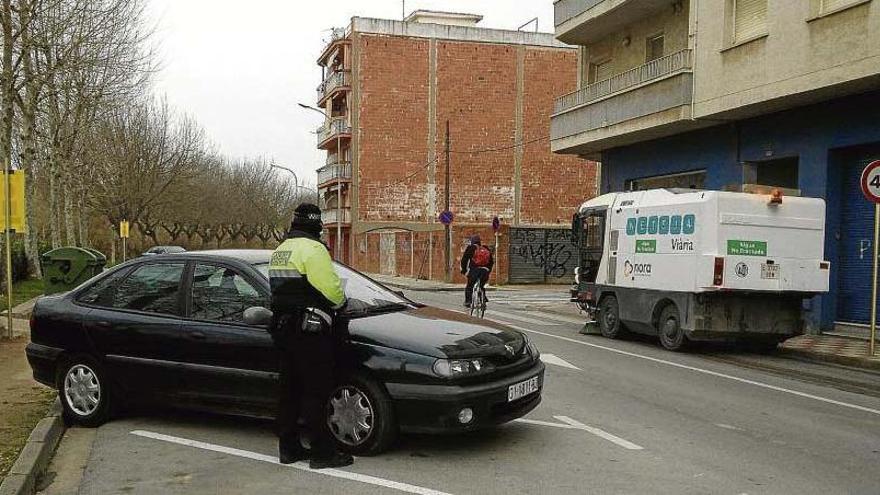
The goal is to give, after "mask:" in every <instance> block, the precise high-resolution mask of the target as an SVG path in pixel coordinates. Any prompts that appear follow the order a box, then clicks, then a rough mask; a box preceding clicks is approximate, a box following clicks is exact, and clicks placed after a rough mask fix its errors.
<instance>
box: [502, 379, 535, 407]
mask: <svg viewBox="0 0 880 495" xmlns="http://www.w3.org/2000/svg"><path fill="white" fill-rule="evenodd" d="M537 391H538V377H537V376H533V377H532V378H529V379H528V380H526V381H524V382H519V383H514V384H513V385H511V386H510V387H508V388H507V402H512V401H515V400H517V399H520V398H522V397H525V396H527V395H529V394H533V393H535V392H537Z"/></svg>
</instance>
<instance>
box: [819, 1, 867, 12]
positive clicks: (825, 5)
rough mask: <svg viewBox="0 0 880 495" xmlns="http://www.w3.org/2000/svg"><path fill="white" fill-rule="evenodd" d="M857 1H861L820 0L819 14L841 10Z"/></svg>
mask: <svg viewBox="0 0 880 495" xmlns="http://www.w3.org/2000/svg"><path fill="white" fill-rule="evenodd" d="M856 3H859V0H819V14H827V13H828V12H834V11H837V10H841V9H843V8H845V7H847V6H849V5H854V4H856Z"/></svg>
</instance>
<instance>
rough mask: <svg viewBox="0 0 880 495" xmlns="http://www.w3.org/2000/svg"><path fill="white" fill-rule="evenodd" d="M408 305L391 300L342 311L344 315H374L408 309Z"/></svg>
mask: <svg viewBox="0 0 880 495" xmlns="http://www.w3.org/2000/svg"><path fill="white" fill-rule="evenodd" d="M409 308H410V306H409V305H408V304H403V303H396V302H391V301H382V302H381V303H380V304H374V305H372V306H365V307H363V308H357V309H354V310H351V311H345V312H344V313H342V314H343V315H344V316H364V315H374V314H378V313H389V312H392V311H403V310H406V309H409Z"/></svg>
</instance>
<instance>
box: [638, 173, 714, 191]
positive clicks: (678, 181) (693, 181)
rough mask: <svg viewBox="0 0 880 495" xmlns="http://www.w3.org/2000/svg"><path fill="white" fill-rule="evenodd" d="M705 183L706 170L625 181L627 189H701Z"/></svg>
mask: <svg viewBox="0 0 880 495" xmlns="http://www.w3.org/2000/svg"><path fill="white" fill-rule="evenodd" d="M705 184H706V171H705V170H697V171H694V172H682V173H680V174H669V175H656V176H654V177H642V178H639V179H630V180H628V181H626V190H627V191H644V190H646V189H663V188H666V189H703V188H704V187H705Z"/></svg>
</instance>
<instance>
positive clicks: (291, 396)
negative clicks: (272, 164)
mask: <svg viewBox="0 0 880 495" xmlns="http://www.w3.org/2000/svg"><path fill="white" fill-rule="evenodd" d="M322 229H323V223H322V222H321V209H320V208H318V207H317V206H315V205H313V204H302V205H300V206H299V207H297V208H296V211H295V213H294V216H293V222H292V223H291V226H290V231H289V232H288V234H287V240H285V241H284V242H283V243H282V244H281V245H280V246H278V249H276V250H275V252H274V253H272V260H271V263H270V265H269V280H270V284H271V287H272V311H273V313H274V315H275V317H274V322H273V326H272V330H273V332H272V335H273V338H274V339H275V343H276V346H277V347H279V350H280V351H281V352H280V354H281V357H282V359H281V367H280V371H281V377H280V378H281V379H280V389H281V390H280V392H281V397H280V401H279V411H278V440H279V442H278V450H279V460H280V461H281V462H282V463H284V464H289V463H293V462H297V461H299V460H303V459H306V458H308V459H310V461H309V466H310V467H311V468H312V469H321V468H326V467H341V466H347V465H349V464H351V463H352V462H353V458H352V457H351V455H349V454H347V453H344V452H342V451H340V450H339V449H338V448H337V446H336V443H335V442H334V440H333V437H332V436H331V433H330V430H329V428H328V426H327V422H326V413H325V405H326V403H327V400H328V399H329V397H330V394H331V393H332V391H333V387H334V386H335V381H334V377H333V372H334V368H335V366H334V365H335V363H334V357H335V355H336V345H334V341H335V339H334V337H333V330H334V321H333V318H334V315H335V313H336V311H337V310H339V309H341V308H342V307H343V306H344V305H345V294H344V293H343V290H342V284H341V283H340V280H339V277H338V275H337V274H336V271H335V270H334V268H333V263H332V261H331V259H330V253H329V252H328V251H327V246H325V245H324V244H323V243H322V242H321V241H320V235H321V230H322ZM300 419H302V420H303V421H302V424H303V426H302V427H300V426H299V420H300ZM301 437H307V438H308V439H309V443H310V448H309V449H308V450H306V449H305V448H304V447H303V444H302V442H301Z"/></svg>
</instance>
